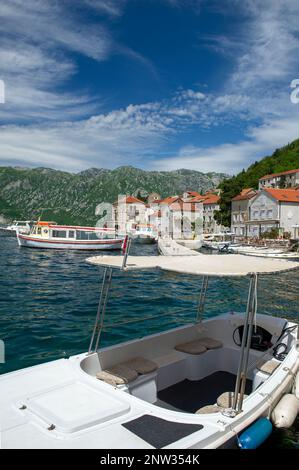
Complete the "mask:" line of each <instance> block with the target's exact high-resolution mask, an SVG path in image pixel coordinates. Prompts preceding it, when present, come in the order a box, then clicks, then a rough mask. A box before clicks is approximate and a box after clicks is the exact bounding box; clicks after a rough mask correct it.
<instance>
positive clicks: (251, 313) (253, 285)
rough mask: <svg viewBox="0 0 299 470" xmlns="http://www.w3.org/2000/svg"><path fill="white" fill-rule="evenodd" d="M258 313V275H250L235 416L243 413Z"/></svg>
mask: <svg viewBox="0 0 299 470" xmlns="http://www.w3.org/2000/svg"><path fill="white" fill-rule="evenodd" d="M256 312H257V274H251V275H250V284H249V292H248V299H247V309H246V318H245V322H244V329H243V336H242V344H241V354H240V361H239V367H238V373H237V379H236V386H235V393H234V400H233V407H232V410H231V415H232V416H234V415H236V414H237V413H240V412H241V411H242V405H243V399H244V393H245V386H246V375H247V368H248V359H249V352H250V345H251V338H252V328H253V323H254V318H255V315H256Z"/></svg>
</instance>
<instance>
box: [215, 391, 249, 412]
mask: <svg viewBox="0 0 299 470" xmlns="http://www.w3.org/2000/svg"><path fill="white" fill-rule="evenodd" d="M234 395H235V392H224V393H222V394H221V395H220V396H219V397H218V398H217V405H218V406H220V407H221V408H231V407H232V406H233V403H234ZM247 396H248V395H245V394H244V398H247ZM239 398H240V394H239V393H238V399H239Z"/></svg>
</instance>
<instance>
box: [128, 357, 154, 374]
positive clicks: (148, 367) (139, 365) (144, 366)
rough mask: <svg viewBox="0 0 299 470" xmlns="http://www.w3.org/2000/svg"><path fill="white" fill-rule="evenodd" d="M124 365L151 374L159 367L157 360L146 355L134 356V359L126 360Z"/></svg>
mask: <svg viewBox="0 0 299 470" xmlns="http://www.w3.org/2000/svg"><path fill="white" fill-rule="evenodd" d="M123 365H124V366H126V367H129V368H130V369H133V370H135V371H136V372H137V373H138V374H149V373H150V372H153V371H154V370H157V369H158V365H157V364H156V363H155V362H153V361H150V360H149V359H145V358H144V357H134V359H130V360H129V361H127V362H124V363H123Z"/></svg>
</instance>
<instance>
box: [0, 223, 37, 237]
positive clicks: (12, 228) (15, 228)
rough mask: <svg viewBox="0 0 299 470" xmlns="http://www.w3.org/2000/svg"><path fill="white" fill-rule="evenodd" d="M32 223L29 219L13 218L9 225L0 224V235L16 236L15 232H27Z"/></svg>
mask: <svg viewBox="0 0 299 470" xmlns="http://www.w3.org/2000/svg"><path fill="white" fill-rule="evenodd" d="M32 224H33V222H32V221H31V220H14V221H13V223H12V224H11V225H6V226H0V236H1V235H2V236H6V237H7V236H8V237H16V236H17V233H29V232H30V230H31V227H32Z"/></svg>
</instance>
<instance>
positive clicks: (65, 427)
mask: <svg viewBox="0 0 299 470" xmlns="http://www.w3.org/2000/svg"><path fill="white" fill-rule="evenodd" d="M128 246H129V243H128ZM88 261H89V263H91V264H93V265H95V266H98V267H99V266H101V267H103V268H104V274H103V279H102V288H101V296H100V302H99V306H98V311H97V315H96V319H95V324H94V329H93V333H92V337H91V341H90V346H89V350H88V352H85V353H83V354H78V355H75V356H72V357H70V358H69V359H65V358H63V359H59V360H56V361H53V362H49V363H45V364H42V365H37V366H34V367H30V368H26V369H23V370H18V371H15V372H11V373H8V374H4V375H2V376H1V377H0V430H1V446H2V448H6V449H9V448H48V449H50V448H51V449H54V448H60V449H64V448H71V449H77V448H85V449H87V448H94V449H113V448H134V449H135V448H136V449H137V448H142V449H153V448H163V449H164V448H165V449H216V448H223V447H234V446H236V443H239V446H241V447H242V446H244V447H246V446H247V447H248V446H249V448H250V446H251V447H254V446H257V445H259V444H260V442H262V441H263V440H264V439H265V438H266V436H268V435H269V432H271V428H272V424H271V421H270V419H268V418H271V420H272V422H273V423H275V424H276V425H278V426H279V425H285V423H286V415H290V416H289V418H288V421H289V422H292V420H293V419H295V416H296V413H297V412H298V409H299V408H298V403H299V400H298V398H296V396H295V395H294V394H289V392H290V391H291V390H292V386H293V383H294V380H295V376H296V374H297V372H298V367H299V347H298V340H297V337H298V325H297V324H295V323H293V322H291V321H289V320H286V319H283V318H278V317H274V316H268V315H259V314H257V278H258V275H259V274H263V275H271V274H273V273H279V272H282V271H288V270H293V269H298V266H299V263H295V262H292V261H283V260H271V259H259V258H249V257H244V256H241V255H231V254H228V255H227V256H221V255H214V256H207V255H198V256H194V257H190V256H189V257H172V256H150V257H145V256H144V257H142V256H140V257H133V256H132V257H128V252H127V251H126V252H125V255H124V257H121V256H98V257H92V258H89V259H88ZM114 270H116V271H117V270H122V271H123V273H125V274H126V275H128V276H129V275H130V273H134V272H135V271H136V270H147V271H148V270H152V271H157V270H158V271H159V272H161V271H164V272H166V273H167V272H168V273H175V274H187V275H192V276H195V277H196V276H197V277H201V278H202V287H201V289H199V305H198V309H197V314H196V315H195V320H194V323H191V324H189V325H187V326H186V325H184V326H181V327H178V328H175V329H172V330H169V331H166V332H163V333H159V334H154V335H149V336H145V337H142V338H139V339H136V340H133V341H128V342H125V343H121V344H117V345H114V346H110V347H105V348H101V347H100V339H101V332H102V330H103V326H104V319H105V313H106V317H107V316H109V313H108V311H109V308H107V304H108V296H109V288H110V285H111V280H112V272H113V271H114ZM216 276H229V277H230V278H234V277H235V278H240V277H245V278H248V280H249V294H248V300H247V309H246V313H245V315H244V314H241V313H235V314H232V313H229V314H224V315H219V316H217V317H215V318H209V319H204V299H205V296H206V292H207V289H208V281H209V279H210V278H212V277H216ZM150 279H151V280H152V277H150ZM185 279H186V278H185ZM106 311H107V312H106ZM195 313H196V312H195ZM167 314H169V313H167ZM174 314H175V312H173V313H172V315H174ZM138 321H140V322H141V321H150V318H149V315H147V317H146V318H142V317H140V318H139V319H138ZM131 322H132V320H130V319H128V318H126V312H125V311H124V317H123V319H122V320H121V323H122V324H124V323H126V324H129V323H131ZM114 326H116V325H115V324H114ZM107 327H108V325H106V328H107ZM297 383H298V384H299V381H298V375H297ZM298 389H299V387H298V385H297V392H296V393H298ZM286 394H287V395H286ZM291 402H292V403H291ZM291 408H292V410H291ZM281 410H282V411H283V412H281ZM294 413H295V416H293V415H294ZM244 429H246V431H244ZM244 433H247V434H246V436H245V438H244ZM246 443H247V444H246Z"/></svg>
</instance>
